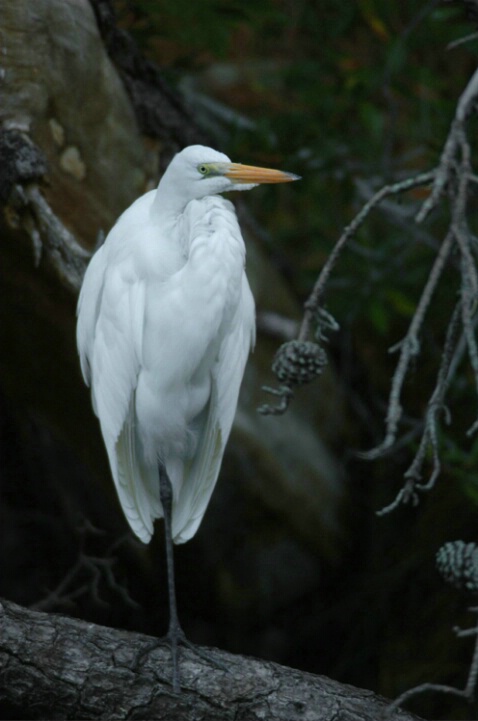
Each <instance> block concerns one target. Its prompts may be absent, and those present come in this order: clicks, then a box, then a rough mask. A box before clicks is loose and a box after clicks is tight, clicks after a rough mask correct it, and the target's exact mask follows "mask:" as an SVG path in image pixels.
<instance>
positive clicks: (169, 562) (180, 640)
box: [136, 462, 229, 693]
mask: <svg viewBox="0 0 478 721" xmlns="http://www.w3.org/2000/svg"><path fill="white" fill-rule="evenodd" d="M158 471H159V497H160V500H161V504H162V506H163V514H164V536H165V542H166V543H165V545H166V566H167V570H168V596H169V629H168V633H167V634H166V639H167V641H168V643H169V646H170V648H171V661H172V666H173V677H172V686H173V691H174V692H175V693H179V692H180V691H181V683H180V673H179V645H180V644H182V645H183V646H186V647H187V648H189V649H190V650H191V651H193V652H194V653H195V654H196V655H197V656H199V657H200V658H203V659H204V660H205V661H207V662H208V663H210V664H211V663H212V664H213V665H214V666H216V667H217V668H219V669H221V671H226V672H227V671H228V670H229V669H228V668H227V666H225V665H224V664H223V663H221V661H219V660H218V659H217V658H215V656H214V655H213V654H211V653H208V652H207V651H204V650H203V649H202V648H200V647H199V646H196V645H195V644H194V643H191V641H188V639H187V638H186V635H185V633H184V631H183V629H182V628H181V625H180V623H179V618H178V609H177V604H176V585H175V581H174V555H173V534H172V524H171V518H172V507H173V489H172V486H171V481H170V478H169V476H168V473H167V471H166V468H165V467H164V464H163V463H161V462H159V464H158ZM159 643H161V641H159ZM157 646H158V641H156V642H155V643H154V644H153V645H149V646H148V647H147V648H145V649H143V650H142V651H141V652H140V654H139V655H138V658H137V660H136V664H137V665H138V664H139V663H140V662H141V661H142V659H143V658H144V656H145V655H147V654H149V653H150V652H151V651H153V650H154V649H155V648H157Z"/></svg>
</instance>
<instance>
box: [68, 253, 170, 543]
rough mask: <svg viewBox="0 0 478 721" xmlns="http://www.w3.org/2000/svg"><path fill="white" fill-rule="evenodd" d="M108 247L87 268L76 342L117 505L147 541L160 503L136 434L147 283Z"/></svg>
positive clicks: (131, 265) (130, 265)
mask: <svg viewBox="0 0 478 721" xmlns="http://www.w3.org/2000/svg"><path fill="white" fill-rule="evenodd" d="M112 247H113V246H112V245H111V244H107V245H103V246H102V247H101V248H100V249H99V250H98V251H97V253H96V254H95V255H94V256H93V258H92V260H91V262H90V265H89V266H88V269H87V272H86V275H85V279H84V281H83V286H82V289H81V293H80V298H79V301H78V324H77V344H78V350H79V354H80V361H81V367H82V371H83V375H84V378H85V381H86V382H87V383H88V385H90V386H91V395H92V401H93V408H94V411H95V413H96V415H97V416H98V418H99V420H100V424H101V430H102V433H103V437H104V441H105V446H106V450H107V452H108V458H109V461H110V466H111V472H112V475H113V480H114V482H115V486H116V489H117V492H118V496H119V499H120V503H121V506H122V508H123V511H124V513H125V515H126V518H127V520H128V522H129V524H130V526H131V528H132V529H133V531H134V532H135V533H136V535H137V536H138V537H139V538H141V540H143V541H144V542H148V541H149V539H150V538H151V534H152V530H153V520H154V518H155V517H157V516H158V515H159V513H160V510H159V500H158V498H157V495H158V494H157V491H156V492H155V488H154V480H153V479H152V478H151V471H148V469H147V468H146V467H145V466H144V465H143V464H141V463H140V462H139V456H140V454H139V453H138V439H137V437H136V435H135V431H134V425H135V424H134V393H135V389H136V385H137V378H138V372H139V368H140V364H141V353H142V335H143V320H144V307H145V284H144V282H142V281H140V280H139V279H138V277H137V276H136V274H135V273H134V270H133V263H132V262H131V258H129V257H128V255H127V254H126V255H124V256H122V257H119V258H118V257H112V255H113V251H112V250H111V248H112ZM155 480H156V481H157V478H156V479H155Z"/></svg>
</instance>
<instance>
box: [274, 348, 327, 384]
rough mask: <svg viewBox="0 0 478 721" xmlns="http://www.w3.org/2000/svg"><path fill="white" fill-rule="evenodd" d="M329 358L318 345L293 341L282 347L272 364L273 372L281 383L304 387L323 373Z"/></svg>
mask: <svg viewBox="0 0 478 721" xmlns="http://www.w3.org/2000/svg"><path fill="white" fill-rule="evenodd" d="M326 363H327V356H326V355H325V353H324V351H323V350H322V348H321V347H320V346H318V345H317V343H311V342H310V341H298V340H292V341H290V342H289V343H284V344H283V345H281V347H280V348H279V350H278V351H277V353H276V354H275V357H274V360H273V362H272V371H273V373H274V374H275V376H276V378H277V379H278V380H279V382H280V383H286V384H287V385H298V386H300V385H302V384H303V383H309V382H310V381H311V380H313V379H314V378H315V377H316V376H318V375H320V374H321V373H322V369H323V367H324V366H325V365H326Z"/></svg>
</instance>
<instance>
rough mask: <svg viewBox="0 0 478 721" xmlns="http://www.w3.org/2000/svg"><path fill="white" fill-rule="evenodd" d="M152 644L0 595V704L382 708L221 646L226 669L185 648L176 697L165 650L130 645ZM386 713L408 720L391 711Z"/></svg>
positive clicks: (38, 711) (357, 714) (285, 714)
mask: <svg viewBox="0 0 478 721" xmlns="http://www.w3.org/2000/svg"><path fill="white" fill-rule="evenodd" d="M318 642H319V641H318ZM150 643H151V639H150V638H148V637H146V636H142V635H139V634H132V633H126V632H124V631H116V630H114V629H111V628H105V627H102V626H96V625H94V624H91V623H86V622H84V621H78V620H76V619H72V618H66V617H64V616H57V615H51V616H50V615H47V614H44V613H39V612H37V611H30V610H27V609H25V608H21V607H20V606H17V605H15V604H14V603H11V602H9V601H3V602H2V603H0V702H2V701H3V702H4V703H5V702H7V703H9V704H10V705H11V706H12V707H13V708H20V709H21V708H23V709H28V711H29V714H30V715H29V718H33V717H36V718H44V717H46V716H47V717H48V718H81V719H94V718H108V719H142V718H148V719H166V718H167V719H168V721H175V719H181V721H187V720H188V719H204V718H207V719H208V720H209V721H214V720H215V719H217V720H218V721H219V720H220V721H228V719H231V721H232V719H235V720H237V719H239V718H240V719H243V720H244V721H246V720H247V719H250V720H251V721H253V720H254V719H276V720H277V721H280V720H283V721H295V719H297V720H298V719H301V720H303V719H304V718H307V719H309V721H326V720H328V719H329V720H332V719H354V721H369V720H370V721H372V720H373V721H378V720H379V719H380V718H382V717H383V714H384V713H385V711H386V708H387V706H388V704H387V701H386V700H385V699H383V698H380V697H378V696H376V695H374V694H373V693H372V692H371V691H364V690H360V689H356V688H353V687H352V686H345V685H343V684H339V683H337V682H335V681H331V680H329V679H327V678H325V677H323V676H314V675H312V674H308V673H302V672H300V671H296V670H293V669H289V668H285V667H283V666H279V665H278V664H275V663H269V662H264V661H259V660H256V659H251V658H245V657H242V656H234V655H232V654H229V653H226V652H224V651H217V652H216V653H217V655H218V656H220V660H221V661H222V662H223V663H224V664H225V665H226V666H227V668H228V669H229V671H228V672H224V671H220V670H218V669H217V668H214V667H212V666H208V665H207V663H206V662H205V661H204V660H203V659H201V658H198V657H196V656H195V655H193V654H191V652H190V651H187V650H184V651H183V656H182V662H181V671H182V681H183V690H182V693H181V695H180V696H177V695H174V694H173V693H172V690H171V687H170V685H169V683H168V679H169V676H170V668H169V661H170V659H169V649H168V648H167V647H159V648H158V649H157V650H155V651H153V652H152V653H151V654H150V655H149V656H145V659H144V663H141V664H138V663H137V655H138V652H139V651H141V650H143V649H144V648H145V646H146V645H147V644H150ZM32 713H34V716H32V715H31V714H32ZM393 718H394V719H397V720H398V719H400V720H401V721H412V719H414V718H416V717H414V716H412V715H410V714H408V713H405V712H401V711H399V712H397V713H395V714H394V716H393Z"/></svg>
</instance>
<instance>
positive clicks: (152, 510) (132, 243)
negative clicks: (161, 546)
mask: <svg viewBox="0 0 478 721" xmlns="http://www.w3.org/2000/svg"><path fill="white" fill-rule="evenodd" d="M297 178H298V176H296V175H293V174H292V173H285V172H282V171H279V170H270V169H265V168H256V167H253V166H248V165H241V164H237V163H232V162H231V161H230V159H229V158H228V157H227V156H226V155H224V154H223V153H219V152H217V151H215V150H212V149H211V148H207V147H203V146H200V145H194V146H191V147H188V148H186V149H184V150H183V151H181V152H180V153H178V154H177V155H176V156H175V157H174V159H173V160H172V162H171V163H170V165H169V167H168V168H167V170H166V172H165V173H164V175H163V177H162V179H161V182H160V183H159V186H158V188H157V189H156V190H152V191H151V192H149V193H146V194H145V195H143V196H142V197H140V198H139V199H138V200H136V201H135V202H134V203H133V204H132V205H131V207H130V208H128V209H127V210H126V211H125V212H124V213H123V214H122V215H121V217H120V218H119V220H118V221H117V223H116V225H114V227H113V228H112V230H111V231H110V233H109V235H108V236H107V238H106V240H105V242H104V244H103V245H102V246H101V247H100V248H99V250H98V251H97V252H96V253H95V255H94V256H93V258H92V260H91V262H90V264H89V266H88V269H87V271H86V274H85V278H84V281H83V286H82V289H81V293H80V298H79V302H78V325H77V344H78V350H79V354H80V360H81V368H82V372H83V376H84V379H85V382H86V383H87V384H88V385H90V386H91V395H92V402H93V408H94V411H95V413H96V415H97V416H98V418H99V421H100V425H101V431H102V433H103V439H104V442H105V446H106V450H107V453H108V458H109V462H110V466H111V473H112V476H113V480H114V483H115V486H116V490H117V493H118V497H119V500H120V503H121V506H122V508H123V511H124V514H125V516H126V518H127V520H128V522H129V524H130V526H131V528H132V529H133V531H134V533H135V534H136V535H137V536H138V538H140V539H141V541H143V542H144V543H148V542H149V540H150V539H151V536H152V533H153V522H154V520H155V519H156V518H161V517H163V518H164V527H165V538H166V557H167V567H168V592H169V606H170V623H169V631H168V638H169V641H170V644H171V652H172V661H173V687H174V689H175V690H176V691H177V690H179V661H178V644H179V643H185V642H186V639H185V636H184V633H183V631H182V629H181V627H180V625H179V621H178V616H177V610H176V598H175V587H174V567H173V551H172V543H173V542H174V543H184V542H185V541H187V540H188V539H190V538H191V537H192V536H193V535H194V534H195V533H196V531H197V529H198V526H199V524H200V523H201V520H202V518H203V515H204V513H205V511H206V507H207V505H208V503H209V500H210V498H211V494H212V492H213V489H214V486H215V483H216V480H217V477H218V474H219V469H220V466H221V461H222V457H223V454H224V448H225V445H226V441H227V439H228V436H229V433H230V430H231V426H232V422H233V418H234V414H235V411H236V405H237V398H238V394H239V387H240V384H241V381H242V376H243V373H244V367H245V364H246V360H247V356H248V354H249V351H250V349H251V348H252V346H253V345H254V337H255V319H254V300H253V297H252V293H251V290H250V288H249V284H248V281H247V278H246V274H245V255H246V252H245V246H244V241H243V239H242V236H241V231H240V228H239V224H238V221H237V217H236V213H235V210H234V206H233V205H232V203H230V202H229V201H227V200H225V199H224V198H222V197H220V196H218V195H217V194H218V193H223V192H225V191H229V190H248V189H250V188H253V187H254V186H255V185H257V184H259V183H282V182H287V181H291V180H296V179H297Z"/></svg>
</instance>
